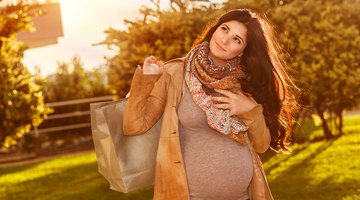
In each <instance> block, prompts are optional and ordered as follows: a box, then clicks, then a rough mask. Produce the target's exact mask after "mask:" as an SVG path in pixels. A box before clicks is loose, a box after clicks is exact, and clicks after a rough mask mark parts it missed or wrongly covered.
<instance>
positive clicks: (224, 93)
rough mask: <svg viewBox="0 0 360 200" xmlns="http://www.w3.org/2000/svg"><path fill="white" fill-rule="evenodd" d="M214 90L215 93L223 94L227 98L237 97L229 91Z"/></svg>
mask: <svg viewBox="0 0 360 200" xmlns="http://www.w3.org/2000/svg"><path fill="white" fill-rule="evenodd" d="M214 90H215V92H217V93H220V94H223V95H225V96H227V97H232V96H233V95H235V94H234V93H232V92H230V91H227V90H222V89H214Z"/></svg>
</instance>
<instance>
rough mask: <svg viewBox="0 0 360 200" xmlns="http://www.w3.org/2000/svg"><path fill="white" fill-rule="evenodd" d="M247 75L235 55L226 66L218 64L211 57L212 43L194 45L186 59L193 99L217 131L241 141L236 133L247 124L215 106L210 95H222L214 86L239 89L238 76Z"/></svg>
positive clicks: (187, 78)
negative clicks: (210, 44)
mask: <svg viewBox="0 0 360 200" xmlns="http://www.w3.org/2000/svg"><path fill="white" fill-rule="evenodd" d="M242 77H244V73H243V71H242V69H241V60H240V58H239V57H236V58H234V59H232V60H229V61H228V62H227V65H226V66H216V65H215V64H213V62H212V61H211V60H210V58H209V43H208V42H206V41H205V42H203V43H201V44H199V45H197V46H195V47H194V48H193V49H191V51H190V52H189V53H188V55H187V56H186V59H185V82H186V84H187V86H188V88H189V90H190V93H191V95H192V97H193V99H194V102H195V103H196V104H197V105H198V106H199V107H200V108H201V109H202V110H204V111H205V113H206V117H207V122H208V124H209V126H210V127H211V128H213V129H215V130H216V131H218V132H220V133H222V134H224V135H226V136H228V137H230V138H232V139H234V140H236V141H238V142H241V143H243V142H242V141H243V140H241V141H239V140H240V139H239V138H238V137H237V134H238V133H240V132H244V131H246V130H247V129H248V127H247V126H246V125H245V124H244V123H243V122H242V121H240V120H238V119H236V117H232V116H230V112H229V110H223V109H218V108H216V107H214V106H212V103H211V101H212V100H211V96H220V94H218V93H216V92H215V91H214V89H223V90H229V91H231V92H238V91H239V90H240V82H239V78H242Z"/></svg>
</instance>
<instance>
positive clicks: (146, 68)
mask: <svg viewBox="0 0 360 200" xmlns="http://www.w3.org/2000/svg"><path fill="white" fill-rule="evenodd" d="M163 68H164V63H163V62H161V61H158V60H156V58H155V56H149V57H147V58H145V60H144V64H143V67H142V69H143V74H162V73H163Z"/></svg>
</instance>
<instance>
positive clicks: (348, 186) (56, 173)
mask: <svg viewBox="0 0 360 200" xmlns="http://www.w3.org/2000/svg"><path fill="white" fill-rule="evenodd" d="M345 123H346V124H347V125H345V126H346V128H345V130H346V132H347V134H345V135H344V136H342V137H339V138H337V139H334V140H331V141H318V142H313V143H302V144H297V145H294V146H293V147H292V148H293V153H292V154H290V155H285V154H274V153H266V154H263V155H262V156H261V158H262V160H263V161H264V167H265V170H266V173H267V175H268V181H269V184H270V187H271V189H272V192H273V195H274V198H275V199H276V200H297V199H299V200H300V199H302V200H303V199H309V200H313V199H316V200H339V199H343V200H350V199H354V200H355V199H359V200H360V178H359V177H360V159H359V158H358V157H359V155H360V127H359V124H360V116H349V117H346V118H345ZM349 127H350V128H349ZM316 131H317V130H315V132H316ZM316 134H317V133H316ZM152 193H153V188H152V187H150V188H146V189H143V190H139V191H136V192H133V193H129V194H122V193H119V192H115V191H112V190H110V189H109V185H108V183H107V181H106V180H105V179H104V178H103V177H102V176H101V175H100V174H99V173H98V172H97V164H96V156H95V153H84V154H81V155H70V156H62V157H59V158H55V159H52V160H48V161H42V162H37V163H33V164H25V165H22V166H16V167H7V168H0V199H4V200H15V199H16V200H21V199H31V200H62V199H64V200H65V199H66V200H81V199H84V200H85V199H86V200H91V199H94V200H110V199H116V200H122V199H129V200H130V199H136V200H145V199H152Z"/></svg>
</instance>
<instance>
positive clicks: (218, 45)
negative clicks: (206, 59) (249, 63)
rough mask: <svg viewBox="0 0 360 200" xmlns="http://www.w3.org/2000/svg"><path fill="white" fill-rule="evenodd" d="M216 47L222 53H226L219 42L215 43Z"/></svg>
mask: <svg viewBox="0 0 360 200" xmlns="http://www.w3.org/2000/svg"><path fill="white" fill-rule="evenodd" d="M215 44H216V47H217V48H218V49H220V50H222V51H226V50H225V49H224V48H223V47H222V46H221V45H220V44H218V43H217V42H215Z"/></svg>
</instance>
